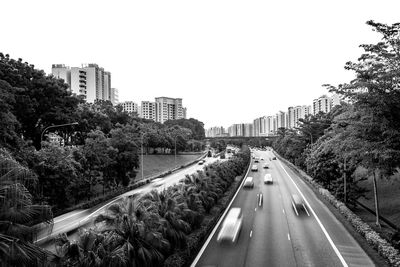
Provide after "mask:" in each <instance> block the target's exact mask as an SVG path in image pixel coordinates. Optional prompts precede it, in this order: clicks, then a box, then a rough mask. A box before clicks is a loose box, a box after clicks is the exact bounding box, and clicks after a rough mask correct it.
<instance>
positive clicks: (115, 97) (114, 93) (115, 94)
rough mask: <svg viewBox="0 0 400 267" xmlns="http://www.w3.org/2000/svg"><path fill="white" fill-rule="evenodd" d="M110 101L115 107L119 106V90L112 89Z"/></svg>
mask: <svg viewBox="0 0 400 267" xmlns="http://www.w3.org/2000/svg"><path fill="white" fill-rule="evenodd" d="M110 101H111V103H112V104H113V105H116V104H118V102H119V93H118V89H117V88H111V96H110Z"/></svg>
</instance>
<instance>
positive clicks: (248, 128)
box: [242, 123, 253, 137]
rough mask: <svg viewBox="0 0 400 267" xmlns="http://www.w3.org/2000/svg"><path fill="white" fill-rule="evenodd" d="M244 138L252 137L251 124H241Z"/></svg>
mask: <svg viewBox="0 0 400 267" xmlns="http://www.w3.org/2000/svg"><path fill="white" fill-rule="evenodd" d="M242 136H245V137H251V136H253V124H252V123H243V135H242Z"/></svg>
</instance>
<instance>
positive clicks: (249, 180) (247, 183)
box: [243, 177, 254, 188]
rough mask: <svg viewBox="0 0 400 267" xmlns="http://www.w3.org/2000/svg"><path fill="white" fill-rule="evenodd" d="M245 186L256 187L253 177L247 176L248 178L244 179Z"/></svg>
mask: <svg viewBox="0 0 400 267" xmlns="http://www.w3.org/2000/svg"><path fill="white" fill-rule="evenodd" d="M243 187H244V188H254V181H253V177H247V178H246V180H245V181H244V185H243Z"/></svg>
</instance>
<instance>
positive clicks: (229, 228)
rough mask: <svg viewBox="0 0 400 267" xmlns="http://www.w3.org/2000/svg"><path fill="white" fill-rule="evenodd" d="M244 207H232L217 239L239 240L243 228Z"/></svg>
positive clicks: (219, 240) (220, 240)
mask: <svg viewBox="0 0 400 267" xmlns="http://www.w3.org/2000/svg"><path fill="white" fill-rule="evenodd" d="M242 221H243V215H242V209H241V208H231V209H230V210H229V212H228V214H227V215H226V217H225V220H224V222H223V223H222V227H221V230H220V231H219V233H218V237H217V241H218V242H222V241H228V242H231V243H235V242H236V241H237V240H238V237H239V234H240V230H241V229H242Z"/></svg>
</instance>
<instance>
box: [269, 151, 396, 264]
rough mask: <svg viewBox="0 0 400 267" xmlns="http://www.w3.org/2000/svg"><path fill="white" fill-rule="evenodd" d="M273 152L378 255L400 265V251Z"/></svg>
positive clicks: (300, 171) (326, 191)
mask: <svg viewBox="0 0 400 267" xmlns="http://www.w3.org/2000/svg"><path fill="white" fill-rule="evenodd" d="M273 153H274V154H275V155H276V156H277V157H278V158H279V159H280V160H281V161H283V162H284V163H285V164H286V165H287V166H288V167H289V168H290V169H292V170H293V171H294V172H295V173H297V174H298V175H299V176H300V177H301V178H302V179H303V180H305V181H307V182H308V183H309V184H311V185H312V186H313V187H314V188H315V189H316V190H317V191H318V192H319V194H320V195H321V196H323V197H324V198H325V199H326V200H328V202H329V203H331V204H332V206H333V207H335V208H336V209H337V210H338V211H339V213H340V214H342V215H343V217H344V218H345V219H346V220H347V221H348V222H350V224H351V225H352V227H353V228H354V229H355V230H356V231H357V232H358V233H360V234H361V236H363V237H364V238H365V240H366V241H367V243H368V244H369V245H370V246H371V247H373V248H374V249H375V250H376V251H377V252H378V253H379V255H381V256H382V257H383V258H385V259H386V260H387V261H388V262H389V263H390V265H391V266H395V267H400V253H399V251H398V250H397V249H395V248H394V247H393V246H392V245H391V244H390V243H389V242H388V241H387V240H385V239H384V238H382V237H381V236H380V235H379V234H378V233H377V232H376V231H374V230H373V229H372V228H371V227H370V226H369V225H368V224H367V223H365V222H364V221H363V220H362V219H361V218H360V217H358V216H357V215H356V214H355V213H354V212H352V211H351V210H350V209H349V208H348V207H347V206H346V205H345V204H344V203H343V202H341V201H339V200H337V199H336V197H335V196H334V195H332V194H331V193H330V192H329V190H327V189H325V188H323V187H322V186H321V185H319V184H318V183H316V182H315V181H313V179H312V178H311V177H310V176H308V175H307V174H306V173H305V172H304V171H302V170H299V169H298V167H297V166H295V165H294V164H293V163H291V162H290V161H288V160H286V159H285V158H283V157H282V156H281V155H279V154H278V153H276V152H275V151H273Z"/></svg>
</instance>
